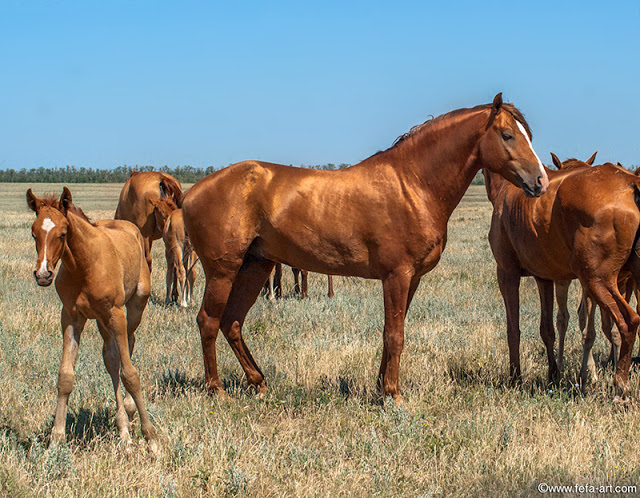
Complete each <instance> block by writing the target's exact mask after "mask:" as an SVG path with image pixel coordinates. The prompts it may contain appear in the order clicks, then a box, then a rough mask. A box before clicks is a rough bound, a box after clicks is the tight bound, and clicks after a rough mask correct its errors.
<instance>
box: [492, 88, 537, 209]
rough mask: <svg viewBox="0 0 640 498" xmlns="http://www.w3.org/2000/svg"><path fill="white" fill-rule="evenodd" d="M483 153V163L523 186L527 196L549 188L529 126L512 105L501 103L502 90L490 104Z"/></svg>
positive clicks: (535, 195) (535, 194)
mask: <svg viewBox="0 0 640 498" xmlns="http://www.w3.org/2000/svg"><path fill="white" fill-rule="evenodd" d="M480 154H481V158H482V162H483V167H485V168H487V169H488V170H489V171H493V172H495V173H498V174H500V175H502V176H504V177H505V178H506V179H507V180H509V181H510V182H511V183H513V184H514V185H517V186H519V187H522V189H523V190H524V193H525V195H527V196H528V197H537V196H539V195H542V194H544V193H545V192H546V190H547V187H548V186H549V178H548V177H547V173H546V171H545V169H544V166H542V162H541V161H540V158H539V157H538V155H537V154H536V153H535V151H534V150H533V146H532V145H531V132H530V131H529V126H528V125H527V122H526V121H525V120H524V117H523V116H522V114H520V112H519V111H518V110H517V109H516V108H515V107H514V106H513V105H511V104H503V103H502V94H501V93H499V94H498V95H496V97H495V98H494V99H493V103H492V104H491V111H490V115H489V121H488V122H487V125H486V133H485V134H484V135H483V137H482V139H481V142H480Z"/></svg>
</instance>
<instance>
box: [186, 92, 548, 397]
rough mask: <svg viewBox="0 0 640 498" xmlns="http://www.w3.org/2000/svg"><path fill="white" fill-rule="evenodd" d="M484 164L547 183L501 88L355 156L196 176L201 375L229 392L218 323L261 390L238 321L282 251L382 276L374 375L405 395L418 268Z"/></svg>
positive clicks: (284, 259)
mask: <svg viewBox="0 0 640 498" xmlns="http://www.w3.org/2000/svg"><path fill="white" fill-rule="evenodd" d="M480 168H488V169H490V170H492V171H495V172H496V173H498V174H501V175H504V176H505V177H506V178H508V179H509V181H511V182H513V183H514V184H515V185H519V186H521V187H522V188H523V190H524V191H525V192H526V193H527V194H528V195H532V196H538V195H541V194H542V193H544V192H545V190H546V188H547V184H548V178H547V173H546V172H545V171H544V168H543V166H542V163H541V162H540V160H539V158H538V156H537V155H536V153H535V152H534V150H533V147H532V145H531V140H530V131H529V127H528V125H527V123H526V121H525V119H524V117H523V116H522V114H521V113H520V112H519V111H518V110H517V109H516V108H515V107H514V106H513V105H511V104H506V103H505V104H503V102H502V95H501V94H498V95H496V97H495V99H494V101H493V103H492V104H487V105H480V106H477V107H474V108H471V109H460V110H457V111H453V112H450V113H448V114H444V115H442V116H440V117H438V118H435V119H432V120H430V121H427V122H426V123H424V124H422V125H420V126H418V127H416V128H414V129H412V130H411V131H410V132H408V133H407V134H405V135H403V136H401V137H399V138H398V139H397V140H396V142H395V143H394V145H393V146H391V147H390V148H389V149H387V150H385V151H382V152H379V153H377V154H374V155H373V156H371V157H370V158H368V159H365V160H364V161H362V162H361V163H359V164H356V165H354V166H351V167H349V168H345V169H341V170H337V171H322V170H308V169H303V168H295V167H291V166H283V165H279V164H272V163H265V162H261V161H245V162H241V163H237V164H234V165H231V166H229V167H227V168H225V169H222V170H220V171H218V172H216V173H214V174H212V175H209V176H208V177H206V178H204V179H202V180H200V181H199V182H198V183H196V184H195V185H194V186H193V187H192V188H191V190H190V191H189V192H188V193H187V195H186V196H185V198H184V203H183V213H184V221H185V227H186V229H187V233H189V237H190V238H191V242H192V244H193V247H194V248H195V250H196V252H197V253H198V256H199V257H200V261H201V262H202V266H203V268H204V271H205V276H206V285H205V292H204V297H203V301H202V307H201V309H200V312H199V314H198V325H199V328H200V334H201V339H202V348H203V353H204V365H205V375H206V386H207V387H208V388H210V389H212V390H213V391H215V392H222V384H221V382H220V379H219V377H218V371H217V362H216V338H217V335H218V330H219V329H221V330H222V332H223V334H224V335H225V337H226V339H227V341H228V342H229V343H230V345H231V348H232V349H233V351H234V353H235V354H236V356H237V357H238V360H239V361H240V364H241V365H242V367H243V369H244V371H245V373H246V375H247V379H248V381H249V382H250V383H251V384H252V385H253V386H255V388H256V389H257V391H258V393H260V394H262V393H264V392H265V390H266V386H265V384H264V376H263V374H262V372H261V371H260V368H259V367H258V365H257V364H256V362H255V360H254V359H253V356H252V355H251V353H250V352H249V349H248V348H247V345H246V344H245V342H244V340H243V338H242V332H241V329H242V324H243V322H244V319H245V316H246V314H247V312H248V311H249V308H251V306H252V305H253V303H254V302H255V300H256V298H257V296H258V295H259V294H260V290H261V289H262V286H263V284H264V283H265V281H266V279H267V277H268V276H269V273H270V272H271V270H272V269H273V266H274V264H275V263H276V262H278V263H285V264H288V265H290V266H293V267H296V268H306V269H308V270H309V271H315V272H318V273H325V274H333V275H346V276H357V277H363V278H370V279H378V280H381V281H382V290H383V295H384V308H385V311H384V316H385V324H384V332H383V349H382V361H381V365H380V371H379V375H378V387H379V390H380V392H381V394H382V395H383V396H386V395H391V396H393V398H394V400H395V401H396V403H399V402H400V401H401V396H400V389H399V386H398V372H399V366H400V355H401V352H402V348H403V344H404V321H405V314H406V311H407V309H408V307H409V305H410V303H411V300H412V298H413V295H414V293H415V291H416V289H417V287H418V284H419V282H420V278H421V277H422V276H423V275H424V274H425V273H427V272H428V271H430V270H431V269H433V268H434V267H435V266H436V264H437V263H438V261H439V260H440V256H441V254H442V251H443V249H444V247H445V243H446V237H447V222H448V220H449V217H450V216H451V213H452V212H453V210H454V209H455V207H456V206H457V205H458V203H459V202H460V200H461V199H462V196H463V195H464V193H465V191H466V190H467V188H468V187H469V185H470V184H471V181H472V180H473V177H474V176H475V174H476V173H477V171H478V170H479V169H480Z"/></svg>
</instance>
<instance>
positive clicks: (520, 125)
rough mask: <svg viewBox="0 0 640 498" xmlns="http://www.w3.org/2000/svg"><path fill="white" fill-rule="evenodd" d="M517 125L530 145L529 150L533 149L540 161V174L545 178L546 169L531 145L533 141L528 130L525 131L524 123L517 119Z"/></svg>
mask: <svg viewBox="0 0 640 498" xmlns="http://www.w3.org/2000/svg"><path fill="white" fill-rule="evenodd" d="M516 124H517V125H518V129H519V130H520V133H522V134H523V135H524V138H525V140H526V141H527V143H528V144H529V148H530V149H531V152H533V155H534V156H535V158H536V160H537V161H538V166H539V167H540V173H541V174H542V176H544V175H545V173H544V167H543V166H542V161H540V158H539V157H538V154H536V151H535V150H534V149H533V145H531V140H529V134H528V133H527V130H525V129H524V126H522V123H521V122H520V121H518V120H517V119H516Z"/></svg>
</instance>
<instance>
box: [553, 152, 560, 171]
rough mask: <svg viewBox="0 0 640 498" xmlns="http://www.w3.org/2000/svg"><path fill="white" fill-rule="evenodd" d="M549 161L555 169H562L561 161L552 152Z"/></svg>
mask: <svg viewBox="0 0 640 498" xmlns="http://www.w3.org/2000/svg"><path fill="white" fill-rule="evenodd" d="M551 160H552V161H553V164H554V165H555V167H556V168H558V169H562V161H561V160H560V159H558V156H556V155H555V154H554V153H553V152H552V153H551Z"/></svg>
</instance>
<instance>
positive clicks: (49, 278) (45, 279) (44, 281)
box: [33, 270, 53, 287]
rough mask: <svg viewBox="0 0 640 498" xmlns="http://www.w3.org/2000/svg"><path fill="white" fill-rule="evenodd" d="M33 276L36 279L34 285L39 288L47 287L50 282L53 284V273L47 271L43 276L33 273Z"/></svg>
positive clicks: (39, 273)
mask: <svg viewBox="0 0 640 498" xmlns="http://www.w3.org/2000/svg"><path fill="white" fill-rule="evenodd" d="M33 276H34V277H35V279H36V283H37V284H38V285H39V286H40V287H49V286H50V285H51V282H53V272H52V271H49V270H47V272H46V273H45V274H42V273H41V272H37V271H34V272H33Z"/></svg>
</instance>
